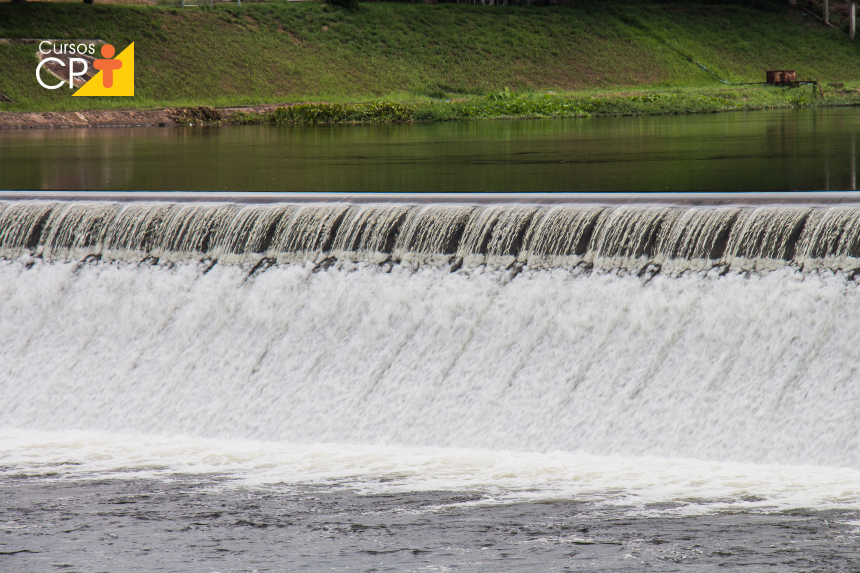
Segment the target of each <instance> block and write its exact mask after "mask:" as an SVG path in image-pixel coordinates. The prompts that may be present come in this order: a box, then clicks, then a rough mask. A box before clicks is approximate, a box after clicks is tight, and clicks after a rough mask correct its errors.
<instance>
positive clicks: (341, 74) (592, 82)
mask: <svg viewBox="0 0 860 573" xmlns="http://www.w3.org/2000/svg"><path fill="white" fill-rule="evenodd" d="M0 38H81V39H95V38H99V39H103V40H105V41H107V42H109V43H112V44H113V45H115V46H116V47H117V48H118V49H122V48H124V47H125V46H126V45H127V44H128V43H130V42H132V41H134V42H135V57H136V62H135V65H136V81H135V85H136V87H135V93H136V95H135V97H134V98H73V97H71V95H70V90H68V89H67V88H62V89H59V90H53V91H49V90H45V89H43V88H42V87H41V86H39V85H38V84H37V83H36V81H35V77H34V71H35V66H36V63H37V60H36V56H35V50H36V46H35V45H34V44H25V45H22V44H17V43H14V42H2V43H0V70H2V71H0V92H2V93H4V94H6V95H8V96H10V97H11V98H12V99H14V100H16V102H17V105H13V104H0V110H2V111H31V110H36V111H41V110H74V109H83V108H97V107H128V106H134V107H147V106H180V105H197V104H207V105H215V106H218V105H241V104H258V103H266V102H288V101H323V100H325V101H334V102H346V101H360V100H369V99H374V98H380V97H385V98H389V99H395V100H400V101H405V100H410V99H412V100H417V99H422V98H424V99H426V98H428V97H435V98H457V97H469V95H470V94H483V93H487V92H491V91H497V90H499V89H502V88H504V87H510V88H511V89H512V90H515V91H521V92H522V91H527V92H528V91H546V90H555V91H559V92H574V91H581V90H585V91H595V90H603V91H612V90H635V89H643V88H661V87H662V88H667V87H687V88H696V87H701V88H707V87H716V86H719V85H721V84H719V83H718V81H717V79H716V78H715V76H714V75H712V74H709V73H706V72H704V71H702V70H701V69H699V68H698V67H697V66H696V65H695V64H694V63H693V62H692V61H691V60H696V61H698V62H700V63H702V64H703V65H705V66H707V67H708V68H710V69H711V70H712V71H713V72H714V73H715V74H717V75H718V76H720V77H722V78H724V79H726V80H728V81H731V82H741V81H762V80H763V79H764V77H763V76H764V70H766V69H783V68H791V69H797V70H798V75H799V76H800V77H802V78H814V79H818V80H819V81H845V82H847V83H848V84H849V85H852V86H853V85H856V83H857V81H858V80H860V77H858V76H860V66H858V64H860V57H858V56H860V42H851V41H849V40H848V38H847V37H846V36H845V35H844V34H842V33H840V32H838V31H837V30H833V29H829V28H825V27H823V26H822V25H821V24H820V23H817V22H815V21H814V20H813V19H812V18H811V17H809V16H804V15H803V13H802V12H801V11H798V10H791V9H790V8H789V7H788V6H783V5H782V4H781V3H773V4H771V3H767V2H765V3H762V4H758V5H755V6H751V5H733V4H717V5H712V4H711V5H704V4H692V3H665V4H640V3H631V4H618V3H613V4H601V5H595V4H588V5H585V6H579V5H577V6H560V7H554V8H535V7H530V8H527V7H514V6H510V7H501V6H496V7H482V6H468V5H457V4H440V5H435V6H430V5H424V4H385V3H366V4H363V5H361V6H360V8H358V9H356V10H343V9H339V8H335V7H331V6H327V5H324V4H320V3H316V2H300V3H299V2H296V3H288V2H283V3H279V2H274V3H265V4H246V5H243V6H241V7H239V6H236V5H219V6H216V7H215V8H188V9H185V10H184V11H183V10H178V9H173V8H164V7H157V6H131V5H99V4H96V5H95V6H89V5H84V4H82V3H69V4H66V3H35V2H34V3H28V4H24V5H13V4H0ZM46 79H47V78H46Z"/></svg>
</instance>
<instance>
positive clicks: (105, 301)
mask: <svg viewBox="0 0 860 573" xmlns="http://www.w3.org/2000/svg"><path fill="white" fill-rule="evenodd" d="M29 263H32V261H30V260H28V259H21V260H19V261H16V262H8V261H7V262H3V263H0V364H3V368H4V374H3V375H2V377H0V427H2V428H4V430H3V431H2V432H0V450H2V451H3V452H4V453H3V460H4V462H3V465H4V466H6V467H7V468H10V470H9V471H25V472H29V471H44V468H50V469H51V471H60V472H64V473H68V474H77V473H81V472H96V473H104V472H128V471H132V472H136V473H140V472H144V473H145V472H147V471H150V472H155V473H160V474H163V473H170V472H176V471H180V472H218V473H226V474H228V475H233V476H236V477H241V478H243V479H244V480H246V481H249V482H251V483H271V482H289V483H296V482H305V481H320V480H346V481H347V482H349V483H351V484H359V485H360V484H363V485H361V487H366V488H371V489H372V488H412V489H416V488H417V489H427V488H468V487H482V488H490V489H492V488H496V489H498V490H499V491H500V492H507V493H500V495H502V496H504V495H513V494H514V493H512V492H515V493H516V495H518V496H521V497H523V496H524V497H529V496H532V497H547V496H550V497H552V496H596V497H603V498H613V497H617V498H618V499H622V500H624V501H625V502H633V503H638V502H642V503H647V502H656V501H673V500H678V499H687V498H702V499H708V500H711V501H713V500H718V501H719V500H723V502H725V503H729V504H732V505H734V506H736V505H738V504H748V505H750V504H751V505H752V506H756V505H760V506H768V507H772V506H779V507H785V506H798V505H805V506H840V507H841V506H850V507H860V488H858V484H860V471H858V470H860V448H858V445H860V444H858V426H857V424H856V412H857V411H858V405H860V403H858V397H860V388H858V387H857V384H856V380H857V377H858V375H857V365H858V353H860V332H858V330H857V328H856V325H857V324H860V320H858V319H860V304H858V303H860V300H858V299H860V291H858V288H857V287H856V286H855V284H854V283H853V282H847V281H846V280H845V279H844V278H843V277H840V276H836V275H826V274H805V273H798V272H795V271H793V270H791V269H783V270H780V271H774V272H770V273H766V274H763V275H755V274H753V275H750V276H749V277H745V276H740V275H736V274H729V275H726V276H723V277H718V276H716V274H714V275H712V276H707V275H692V274H688V275H685V276H681V277H674V278H672V277H667V276H661V275H657V276H655V277H653V278H652V279H651V280H650V281H648V282H644V281H643V279H641V278H638V277H635V276H620V275H617V274H600V273H595V274H584V275H581V276H576V275H575V274H573V273H570V272H568V271H564V270H555V271H529V270H525V271H523V272H522V273H520V274H518V275H516V276H515V277H514V278H512V279H511V278H510V274H509V273H507V272H502V271H490V270H483V269H481V268H479V269H476V270H472V271H471V272H468V273H466V272H457V273H450V272H447V271H446V270H444V269H434V268H421V269H418V270H415V269H409V268H406V267H398V266H395V267H394V268H393V269H391V271H390V272H388V273H386V272H383V271H382V270H380V269H379V268H378V267H375V266H363V265H349V266H348V267H346V266H345V267H343V268H330V269H328V270H326V271H323V272H317V273H314V272H312V270H313V268H314V267H313V265H311V264H308V265H306V266H301V265H292V266H283V267H272V268H270V269H268V270H266V271H265V272H262V273H260V274H259V275H256V276H255V277H253V278H252V279H249V280H246V276H247V274H248V269H247V268H242V267H239V266H221V265H216V266H215V267H213V268H212V269H211V270H210V271H209V272H207V273H204V271H205V270H206V268H207V266H205V265H197V264H187V265H180V266H176V267H173V268H165V267H160V266H147V267H138V266H135V265H130V264H126V263H115V264H94V265H84V266H80V265H78V264H73V263H60V262H54V263H41V262H37V263H36V264H34V265H32V266H30V267H29V268H28V264H29ZM70 464H74V465H70ZM838 467H841V468H843V469H835V468H838ZM39 468H42V469H41V470H40V469H39ZM153 468H155V469H153ZM380 478H384V480H383V482H382V483H380ZM726 500H728V501H726ZM723 502H720V503H723ZM720 503H717V504H716V505H714V504H707V507H708V508H714V507H720Z"/></svg>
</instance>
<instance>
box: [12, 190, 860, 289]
mask: <svg viewBox="0 0 860 573" xmlns="http://www.w3.org/2000/svg"><path fill="white" fill-rule="evenodd" d="M25 254H29V255H32V256H35V257H37V258H41V259H44V260H96V259H109V260H125V261H138V262H139V261H141V260H148V261H150V262H152V263H157V262H159V261H161V262H187V261H190V260H202V259H208V260H211V261H212V262H213V263H214V262H219V263H221V264H252V265H253V264H261V263H262V264H265V265H266V266H268V265H271V264H275V263H277V264H285V263H303V262H306V261H312V262H315V263H322V262H325V265H326V266H328V265H330V264H332V263H334V262H336V261H352V262H365V263H376V264H382V263H390V264H405V265H410V266H415V265H422V264H431V265H437V266H438V265H446V264H455V266H456V267H457V268H459V267H460V266H462V265H465V266H466V267H479V266H481V265H489V266H491V267H509V266H511V265H517V267H518V268H529V269H544V268H568V269H570V268H574V267H582V268H588V269H591V268H596V269H600V270H624V271H628V272H631V271H632V272H640V271H642V270H643V269H651V270H652V271H656V270H665V271H666V272H670V273H678V272H686V271H701V270H706V269H711V268H716V267H720V268H723V269H724V270H744V271H749V270H771V269H774V268H779V267H783V266H790V267H793V268H797V269H800V270H804V271H808V270H812V269H819V268H821V269H828V270H833V271H852V270H855V269H857V268H858V267H860V207H858V206H855V205H835V206H813V205H781V206H780V205H777V206H773V205H763V206H698V207H695V206H677V205H660V204H651V205H648V204H644V205H599V204H597V205H552V206H545V205H528V204H521V205H516V204H514V205H510V204H508V205H462V204H429V205H417V204H408V203H403V204H358V205H351V204H348V203H339V202H335V203H329V204H313V203H310V204H274V205H236V204H218V203H214V204H213V203H208V204H207V203H203V204H201V203H168V202H155V203H151V202H150V203H147V202H142V203H141V202H136V203H128V202H126V203H123V202H98V201H4V202H0V256H2V257H3V258H5V259H10V260H14V259H16V258H18V257H20V256H22V255H25Z"/></svg>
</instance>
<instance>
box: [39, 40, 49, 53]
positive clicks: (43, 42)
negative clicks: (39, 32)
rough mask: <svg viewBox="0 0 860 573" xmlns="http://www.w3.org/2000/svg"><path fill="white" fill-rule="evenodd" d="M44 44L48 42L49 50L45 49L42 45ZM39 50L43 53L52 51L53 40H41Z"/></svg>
mask: <svg viewBox="0 0 860 573" xmlns="http://www.w3.org/2000/svg"><path fill="white" fill-rule="evenodd" d="M42 44H48V49H47V50H46V49H44V48H43V47H42ZM39 51H40V52H42V53H43V54H50V53H51V42H49V41H47V40H42V41H41V42H39Z"/></svg>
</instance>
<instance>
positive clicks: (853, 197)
mask: <svg viewBox="0 0 860 573" xmlns="http://www.w3.org/2000/svg"><path fill="white" fill-rule="evenodd" d="M0 201H111V202H168V203H197V202H200V203H236V204H274V203H348V204H370V203H376V204H379V203H391V204H417V205H420V204H446V203H447V204H461V205H462V204H475V205H569V204H591V205H624V204H656V205H687V206H722V205H786V204H798V205H834V204H840V205H845V204H856V205H858V206H860V192H858V191H841V192H836V191H803V192H785V191H777V192H772V191H763V192H737V193H726V192H690V193H684V192H673V193H453V192H452V193H370V192H368V193H326V192H307V193H293V192H235V191H203V192H194V191H0Z"/></svg>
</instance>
